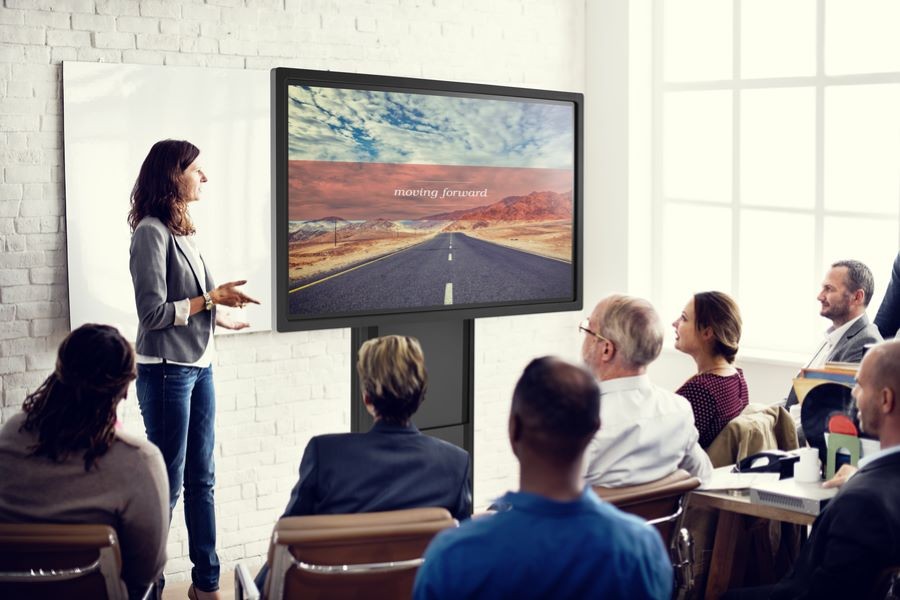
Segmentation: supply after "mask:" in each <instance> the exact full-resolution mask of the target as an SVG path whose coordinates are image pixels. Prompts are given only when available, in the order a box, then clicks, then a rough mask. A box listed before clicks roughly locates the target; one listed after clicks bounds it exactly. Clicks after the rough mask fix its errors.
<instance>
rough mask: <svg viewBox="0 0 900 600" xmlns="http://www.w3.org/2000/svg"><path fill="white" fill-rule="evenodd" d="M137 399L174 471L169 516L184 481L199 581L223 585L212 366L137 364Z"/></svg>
mask: <svg viewBox="0 0 900 600" xmlns="http://www.w3.org/2000/svg"><path fill="white" fill-rule="evenodd" d="M137 395H138V404H139V405H140V407H141V415H142V416H143V417H144V427H145V428H146V429H147V438H148V439H149V440H150V441H151V442H153V443H154V444H156V445H157V447H159V449H160V451H161V452H162V455H163V459H164V460H165V461H166V471H167V472H168V475H169V519H170V521H171V518H172V510H174V508H175V503H176V502H177V501H178V494H179V493H181V486H182V484H183V485H184V521H185V524H186V525H187V533H188V549H189V550H188V551H189V554H190V558H191V562H192V563H193V565H194V568H193V569H192V570H191V579H192V581H193V583H194V586H195V587H197V588H198V589H200V590H203V591H205V592H211V591H215V590H217V589H219V557H218V556H217V555H216V513H215V505H214V501H213V485H214V484H215V482H216V475H215V463H214V461H213V449H214V446H215V414H216V394H215V390H214V388H213V374H212V367H206V368H199V367H185V366H181V365H173V364H171V363H161V364H153V365H142V364H139V365H138V377H137Z"/></svg>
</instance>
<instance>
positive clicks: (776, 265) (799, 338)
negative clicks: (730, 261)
mask: <svg viewBox="0 0 900 600" xmlns="http://www.w3.org/2000/svg"><path fill="white" fill-rule="evenodd" d="M740 230H741V241H740V258H739V261H738V263H739V265H738V269H739V274H740V275H739V285H740V305H741V316H742V317H743V320H744V327H743V334H742V336H741V346H742V347H746V348H761V349H767V350H776V351H780V352H797V353H801V354H806V353H811V352H814V351H815V349H816V348H817V347H818V346H817V344H821V336H822V330H824V329H825V328H826V327H827V324H824V323H823V322H822V319H821V317H819V309H818V302H817V301H816V296H817V295H818V293H819V283H820V282H821V274H815V276H813V275H811V273H810V270H811V269H812V268H813V265H814V257H813V246H814V244H813V239H814V233H815V220H814V218H813V217H812V215H798V214H790V213H784V212H771V211H764V210H743V211H741V227H740ZM788 248H789V250H788Z"/></svg>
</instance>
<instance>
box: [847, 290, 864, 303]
mask: <svg viewBox="0 0 900 600" xmlns="http://www.w3.org/2000/svg"><path fill="white" fill-rule="evenodd" d="M850 300H851V302H852V303H853V304H857V305H859V306H862V305H863V304H864V303H865V301H866V292H865V290H863V289H862V288H859V289H858V290H856V291H855V292H853V295H852V296H850Z"/></svg>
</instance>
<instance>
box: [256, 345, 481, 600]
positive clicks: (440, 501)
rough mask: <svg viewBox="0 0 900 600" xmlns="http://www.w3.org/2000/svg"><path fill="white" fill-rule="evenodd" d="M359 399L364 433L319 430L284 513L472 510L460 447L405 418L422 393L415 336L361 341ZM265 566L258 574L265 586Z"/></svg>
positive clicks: (460, 514)
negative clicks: (365, 417)
mask: <svg viewBox="0 0 900 600" xmlns="http://www.w3.org/2000/svg"><path fill="white" fill-rule="evenodd" d="M356 370H357V373H358V374H359V379H360V384H361V385H360V387H361V389H362V393H363V398H362V401H363V403H364V404H365V406H366V409H367V410H368V411H369V414H371V415H372V417H373V418H374V419H375V424H374V425H373V426H372V428H371V429H370V430H369V431H368V432H367V433H336V434H327V435H318V436H315V437H314V438H312V439H311V440H310V441H309V444H307V446H306V450H304V452H303V458H302V459H301V460H300V479H299V481H297V484H296V485H295V486H294V490H293V491H292V492H291V499H290V501H289V502H288V505H287V508H286V509H285V511H284V514H283V515H282V516H283V517H291V516H301V515H319V514H351V513H364V512H377V511H385V510H400V509H404V508H417V507H427V506H440V507H443V508H446V509H447V510H449V511H450V514H452V515H453V517H454V518H456V519H459V520H462V519H466V518H468V517H469V516H470V515H471V514H472V489H471V486H470V484H469V475H470V469H471V461H470V460H469V455H468V453H466V451H465V450H463V449H461V448H459V447H457V446H454V445H453V444H450V443H448V442H445V441H443V440H439V439H437V438H434V437H431V436H428V435H425V434H423V433H420V432H419V430H418V429H416V427H415V426H414V425H413V424H412V422H411V418H412V416H413V414H415V412H416V411H417V410H418V409H419V405H421V404H422V401H423V400H424V399H425V388H426V383H427V373H426V372H425V357H424V356H423V355H422V348H421V347H420V346H419V342H418V340H416V339H415V338H412V337H406V336H399V335H388V336H384V337H379V338H375V339H371V340H368V341H367V342H365V343H364V344H363V345H362V347H361V348H360V350H359V360H358V362H357V365H356ZM267 571H268V568H267V566H265V567H263V570H262V571H261V572H260V574H259V575H258V576H257V579H256V582H257V587H259V589H260V591H261V592H262V591H263V586H264V584H265V577H266V573H267Z"/></svg>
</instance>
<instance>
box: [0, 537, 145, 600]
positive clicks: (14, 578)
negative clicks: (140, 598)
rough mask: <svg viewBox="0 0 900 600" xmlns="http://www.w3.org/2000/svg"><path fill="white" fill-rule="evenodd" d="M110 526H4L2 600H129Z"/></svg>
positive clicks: (0, 551) (0, 543) (0, 554)
mask: <svg viewBox="0 0 900 600" xmlns="http://www.w3.org/2000/svg"><path fill="white" fill-rule="evenodd" d="M121 570H122V561H121V557H120V555H119V542H118V539H117V538H116V532H115V530H113V528H112V527H109V526H107V525H63V524H44V523H15V524H12V523H3V524H0V598H5V599H7V600H10V599H15V598H28V599H29V600H42V599H44V598H48V599H49V598H54V599H55V598H97V599H103V598H107V599H109V600H119V599H121V600H127V598H128V593H127V591H126V588H125V585H124V583H123V582H122V580H121V578H120V574H121Z"/></svg>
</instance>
